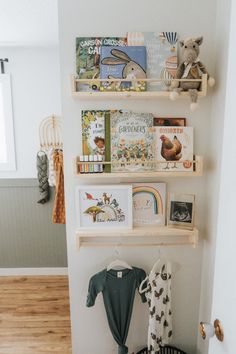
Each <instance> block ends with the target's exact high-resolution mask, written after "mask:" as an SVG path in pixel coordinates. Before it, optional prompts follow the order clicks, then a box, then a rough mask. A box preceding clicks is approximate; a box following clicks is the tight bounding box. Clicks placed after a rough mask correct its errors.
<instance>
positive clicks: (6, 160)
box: [0, 74, 16, 171]
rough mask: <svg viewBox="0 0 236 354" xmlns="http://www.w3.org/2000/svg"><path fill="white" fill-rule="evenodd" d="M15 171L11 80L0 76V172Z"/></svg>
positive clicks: (5, 76)
mask: <svg viewBox="0 0 236 354" xmlns="http://www.w3.org/2000/svg"><path fill="white" fill-rule="evenodd" d="M15 169H16V161H15V144H14V132H13V117H12V97H11V78H10V75H9V74H0V171H13V170H15Z"/></svg>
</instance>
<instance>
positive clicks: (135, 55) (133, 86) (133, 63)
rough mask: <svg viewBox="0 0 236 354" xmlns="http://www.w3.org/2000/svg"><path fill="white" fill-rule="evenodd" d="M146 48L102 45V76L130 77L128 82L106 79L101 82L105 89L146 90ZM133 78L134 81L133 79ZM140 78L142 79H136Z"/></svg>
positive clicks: (102, 77) (113, 77) (111, 77)
mask: <svg viewBox="0 0 236 354" xmlns="http://www.w3.org/2000/svg"><path fill="white" fill-rule="evenodd" d="M146 77H147V75H146V48H145V47H144V46H133V47H122V48H121V47H105V46H102V47H101V63H100V78H101V79H130V81H127V82H119V81H113V82H108V81H105V82H104V83H102V84H101V86H100V90H103V91H144V90H145V89H146V82H144V81H142V79H146ZM132 79H133V81H132ZM135 79H140V81H134V80H135Z"/></svg>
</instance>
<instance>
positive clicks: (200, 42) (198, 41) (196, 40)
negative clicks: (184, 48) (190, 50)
mask: <svg viewBox="0 0 236 354" xmlns="http://www.w3.org/2000/svg"><path fill="white" fill-rule="evenodd" d="M195 42H196V43H197V44H198V45H201V44H202V42H203V37H198V38H196V39H195Z"/></svg>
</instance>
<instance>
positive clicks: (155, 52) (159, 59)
mask: <svg viewBox="0 0 236 354" xmlns="http://www.w3.org/2000/svg"><path fill="white" fill-rule="evenodd" d="M127 41H128V45H129V46H137V45H145V46H146V48H147V78H148V79H163V81H162V82H159V83H158V82H153V83H152V82H150V83H148V85H147V90H148V91H166V90H168V89H170V85H171V81H170V80H171V79H173V78H174V76H175V73H176V71H177V67H178V53H177V43H178V35H177V32H129V33H128V35H127Z"/></svg>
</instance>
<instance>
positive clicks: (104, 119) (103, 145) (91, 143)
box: [82, 110, 110, 172]
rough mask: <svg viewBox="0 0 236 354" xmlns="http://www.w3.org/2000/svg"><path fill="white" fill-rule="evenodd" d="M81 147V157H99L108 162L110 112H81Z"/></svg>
mask: <svg viewBox="0 0 236 354" xmlns="http://www.w3.org/2000/svg"><path fill="white" fill-rule="evenodd" d="M82 145H83V149H82V150H83V155H101V156H103V160H104V161H110V111H99V110H98V111H95V110H92V111H88V110H86V111H82ZM108 169H110V166H109V165H108V166H106V168H105V171H106V172H109V171H108Z"/></svg>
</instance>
